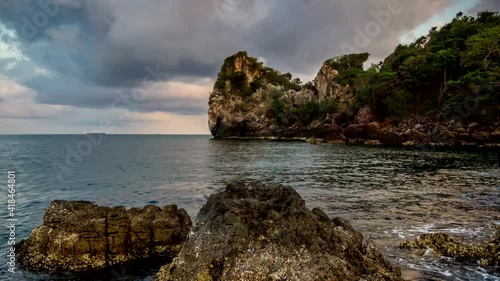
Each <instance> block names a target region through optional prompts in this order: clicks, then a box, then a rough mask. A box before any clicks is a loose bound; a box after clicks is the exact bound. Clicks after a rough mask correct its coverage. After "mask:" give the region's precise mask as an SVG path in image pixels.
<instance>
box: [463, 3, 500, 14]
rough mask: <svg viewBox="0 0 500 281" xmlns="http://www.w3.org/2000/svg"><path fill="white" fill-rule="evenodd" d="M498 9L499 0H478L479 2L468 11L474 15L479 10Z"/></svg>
mask: <svg viewBox="0 0 500 281" xmlns="http://www.w3.org/2000/svg"><path fill="white" fill-rule="evenodd" d="M485 10H489V11H500V1H498V0H480V1H479V3H478V4H477V5H476V6H475V7H474V8H472V9H471V10H470V11H469V13H471V14H473V15H476V14H477V13H479V12H481V11H485Z"/></svg>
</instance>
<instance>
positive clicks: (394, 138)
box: [378, 128, 404, 145]
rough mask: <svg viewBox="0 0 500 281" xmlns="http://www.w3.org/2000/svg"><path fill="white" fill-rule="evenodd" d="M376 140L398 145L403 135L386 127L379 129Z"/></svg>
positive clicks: (402, 140)
mask: <svg viewBox="0 0 500 281" xmlns="http://www.w3.org/2000/svg"><path fill="white" fill-rule="evenodd" d="M378 140H379V141H380V142H381V143H383V144H390V145H398V144H402V143H403V142H404V139H403V136H401V135H400V134H398V133H396V132H393V131H390V130H389V129H387V128H383V129H381V130H379V133H378Z"/></svg>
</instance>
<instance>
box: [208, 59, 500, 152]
mask: <svg viewBox="0 0 500 281" xmlns="http://www.w3.org/2000/svg"><path fill="white" fill-rule="evenodd" d="M340 60H342V58H332V59H330V60H327V61H326V62H325V63H324V64H323V66H322V67H321V69H320V71H319V72H318V74H317V76H316V78H315V79H314V80H313V82H312V83H311V82H310V83H307V84H305V85H301V84H300V80H297V79H292V75H291V74H289V73H285V74H282V73H280V72H279V71H277V70H274V69H272V68H269V67H266V66H263V64H262V63H260V62H258V61H257V60H256V59H255V58H252V57H249V56H248V55H247V53H246V52H239V53H237V54H235V55H233V56H230V57H228V58H227V59H226V60H225V61H224V64H223V65H222V67H221V71H220V73H219V75H218V76H217V81H216V83H215V85H214V88H213V91H212V93H211V94H210V98H209V109H208V117H209V128H210V131H211V133H212V135H213V136H214V137H215V138H219V139H248V140H252V139H270V140H302V141H308V142H309V143H313V144H319V143H354V144H370V145H377V144H385V145H409V146H423V145H438V146H491V147H499V146H500V116H492V117H491V118H489V120H480V118H473V117H472V116H473V115H474V113H475V112H476V111H478V110H480V109H479V108H477V105H476V104H475V102H474V101H468V102H467V103H464V104H463V105H460V104H459V105H455V107H453V108H450V109H448V110H446V111H445V112H441V113H438V112H432V111H428V112H426V113H423V114H420V115H418V114H414V115H410V116H406V117H395V116H389V117H381V116H377V115H376V114H375V113H374V112H373V111H372V110H371V107H370V106H367V105H365V106H362V107H359V104H358V103H359V101H358V99H359V97H357V96H356V92H355V91H354V89H353V88H352V87H351V86H350V85H346V84H342V83H340V82H339V81H338V77H339V76H341V75H342V71H340V70H339V69H336V68H335V66H338V64H339V61H340ZM478 99H479V97H478Z"/></svg>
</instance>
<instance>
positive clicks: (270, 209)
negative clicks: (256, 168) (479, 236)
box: [157, 183, 402, 281]
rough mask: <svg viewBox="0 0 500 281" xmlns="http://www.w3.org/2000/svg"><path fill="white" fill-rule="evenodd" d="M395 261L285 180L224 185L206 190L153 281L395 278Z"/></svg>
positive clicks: (396, 271) (396, 278) (397, 270)
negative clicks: (173, 254) (183, 237)
mask: <svg viewBox="0 0 500 281" xmlns="http://www.w3.org/2000/svg"><path fill="white" fill-rule="evenodd" d="M400 275H401V273H400V270H399V269H398V268H397V267H394V266H392V265H391V264H390V263H389V261H387V260H386V259H384V258H383V256H382V255H381V254H380V252H379V251H378V250H377V249H375V248H374V246H373V245H372V244H371V243H369V242H366V241H363V236H362V235H361V234H360V233H359V232H357V231H355V230H354V229H353V228H352V227H351V225H350V224H349V223H348V222H347V221H345V220H343V219H340V218H334V219H330V218H328V216H327V215H325V214H324V213H323V212H322V211H321V210H319V209H313V210H312V211H310V210H309V209H307V208H306V207H305V203H304V201H303V200H302V198H301V197H300V195H299V194H298V193H297V192H295V191H294V190H293V189H291V188H289V187H284V186H266V185H262V184H256V183H254V184H243V183H239V184H234V185H229V186H228V187H227V189H226V191H225V192H221V193H219V194H215V195H212V196H210V198H209V199H208V202H207V203H206V204H205V206H204V207H203V208H202V209H201V211H200V213H199V215H198V222H197V223H196V224H195V226H194V229H193V234H192V235H190V238H189V241H188V242H187V243H186V244H185V246H184V247H183V248H182V250H181V252H180V253H179V256H178V257H177V258H175V259H174V262H173V263H172V264H169V265H166V266H164V267H162V268H161V270H160V271H159V272H158V275H157V280H160V281H167V280H169V281H173V280H176V281H183V280H185V281H193V280H199V281H201V280H203V281H205V280H207V281H209V280H227V281H232V280H234V281H236V280H238V281H240V280H243V281H244V280H253V281H259V280H266V281H268V280H288V281H292V280H297V281H299V280H318V281H319V280H402V279H401V277H400Z"/></svg>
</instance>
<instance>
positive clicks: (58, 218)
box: [17, 201, 191, 274]
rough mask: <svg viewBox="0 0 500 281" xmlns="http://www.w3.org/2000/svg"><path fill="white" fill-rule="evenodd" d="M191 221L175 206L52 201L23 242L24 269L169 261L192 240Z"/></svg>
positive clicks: (51, 270) (76, 268)
mask: <svg viewBox="0 0 500 281" xmlns="http://www.w3.org/2000/svg"><path fill="white" fill-rule="evenodd" d="M190 227H191V220H190V218H189V216H188V214H187V213H186V211H185V210H184V209H177V207H176V206H175V205H170V206H165V207H164V208H163V209H161V208H159V207H157V206H151V205H150V206H146V207H144V208H143V209H138V208H131V209H129V210H127V209H126V208H125V207H122V206H119V207H115V208H109V207H102V206H97V205H95V204H93V203H91V202H88V201H53V202H52V203H51V204H50V206H49V208H48V209H47V210H46V212H45V215H44V217H43V225H41V226H39V227H37V228H36V229H35V230H33V232H32V233H31V235H30V237H29V238H28V239H27V240H23V241H21V243H20V244H19V245H18V247H17V250H18V255H19V263H20V264H21V266H22V267H23V268H24V269H27V270H31V271H35V272H47V273H55V274H62V273H69V272H71V273H78V272H87V271H95V270H101V269H104V268H106V267H109V266H114V265H120V264H125V263H129V262H133V261H137V260H142V259H148V258H155V259H156V260H162V259H164V260H165V261H168V260H169V259H171V258H172V257H174V256H175V255H176V254H177V253H178V252H179V251H180V248H181V245H182V243H183V242H184V241H186V239H187V235H188V233H189V229H190Z"/></svg>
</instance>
